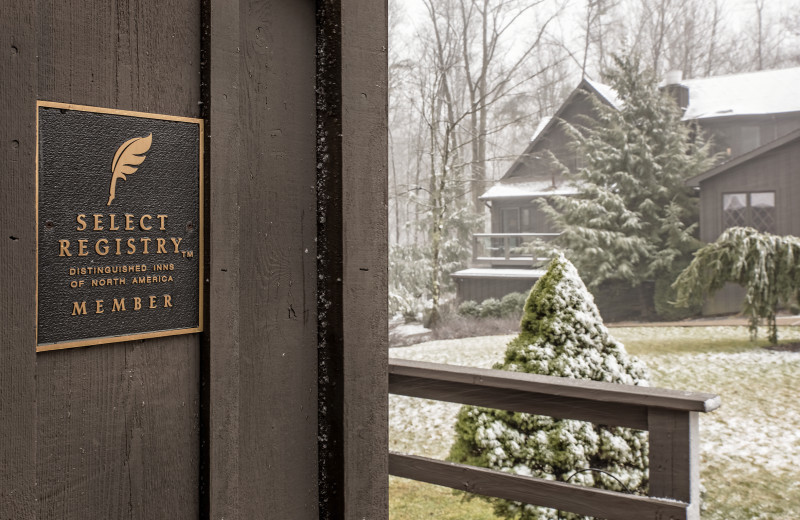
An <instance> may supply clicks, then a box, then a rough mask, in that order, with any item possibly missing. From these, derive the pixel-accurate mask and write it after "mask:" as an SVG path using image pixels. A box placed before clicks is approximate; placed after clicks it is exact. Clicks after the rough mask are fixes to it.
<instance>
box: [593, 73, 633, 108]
mask: <svg viewBox="0 0 800 520" xmlns="http://www.w3.org/2000/svg"><path fill="white" fill-rule="evenodd" d="M584 79H585V80H586V83H588V84H589V85H591V86H592V88H594V89H595V90H596V91H597V93H598V94H600V95H601V96H603V98H605V100H606V101H608V102H609V103H611V106H613V107H614V108H616V109H620V108H622V105H623V104H624V103H623V101H622V100H621V99H620V98H619V96H618V95H617V91H616V90H614V89H613V88H611V86H609V85H606V84H605V83H600V82H599V81H594V80H591V79H589V78H584Z"/></svg>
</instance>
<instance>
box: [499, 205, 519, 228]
mask: <svg viewBox="0 0 800 520" xmlns="http://www.w3.org/2000/svg"><path fill="white" fill-rule="evenodd" d="M502 232H503V233H519V208H510V209H504V210H503V231H502Z"/></svg>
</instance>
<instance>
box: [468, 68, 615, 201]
mask: <svg viewBox="0 0 800 520" xmlns="http://www.w3.org/2000/svg"><path fill="white" fill-rule="evenodd" d="M586 92H588V93H590V94H595V95H597V96H598V97H599V98H600V99H601V100H602V101H604V102H605V103H608V104H609V105H610V106H612V107H615V108H620V107H621V102H620V100H619V98H618V97H617V94H616V92H615V91H614V89H612V88H611V87H609V86H608V85H604V84H603V83H600V82H597V81H592V80H590V79H588V78H583V79H582V80H581V82H580V83H579V84H578V86H577V87H575V89H574V90H573V91H572V92H571V93H570V95H569V96H568V97H567V99H566V100H565V101H564V102H563V103H561V106H560V107H558V110H556V113H555V114H553V115H552V116H546V117H544V118H542V120H541V121H540V122H539V125H538V126H537V127H536V131H535V132H534V134H533V137H531V142H530V143H528V146H527V147H526V148H525V151H524V152H522V154H521V155H520V156H519V157H517V160H516V161H514V163H513V164H512V165H511V167H510V168H509V169H508V170H506V173H505V174H503V177H502V179H506V178H508V175H509V174H510V173H511V172H513V171H514V170H516V169H517V166H519V165H520V164H522V162H523V160H524V159H523V158H524V157H525V156H527V155H528V154H529V153H530V152H531V151H533V148H534V147H535V146H536V143H537V142H538V141H539V139H540V138H541V137H542V136H543V135H546V134H547V133H548V132H549V131H550V130H551V129H552V128H553V127H554V126H555V125H556V124H558V122H559V121H560V120H561V116H562V115H563V114H564V111H565V110H566V109H567V108H568V107H569V106H570V105H571V104H572V103H574V102H575V101H576V100H577V99H578V96H581V95H583V94H584V93H586ZM481 198H489V197H486V193H484V194H483V195H481Z"/></svg>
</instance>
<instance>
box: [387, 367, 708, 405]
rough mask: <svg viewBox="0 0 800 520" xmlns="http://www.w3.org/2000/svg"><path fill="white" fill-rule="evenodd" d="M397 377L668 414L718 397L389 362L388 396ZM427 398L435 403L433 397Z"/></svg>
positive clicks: (704, 403)
mask: <svg viewBox="0 0 800 520" xmlns="http://www.w3.org/2000/svg"><path fill="white" fill-rule="evenodd" d="M397 376H406V377H409V378H411V377H413V378H417V379H419V380H420V381H425V380H429V381H431V382H439V381H441V382H452V383H461V384H466V385H469V386H474V387H476V388H494V389H497V390H515V391H522V392H530V393H539V394H547V395H551V396H553V397H554V398H557V397H565V398H567V397H568V398H576V399H587V400H590V401H597V402H605V403H615V404H620V405H636V406H647V407H656V408H666V409H672V410H684V411H696V412H710V411H712V410H715V409H716V408H718V407H719V404H720V399H719V396H717V395H714V394H706V393H701V392H685V391H680V390H667V389H663V388H650V387H643V386H633V385H618V384H613V383H603V382H598V381H584V380H579V379H568V378H559V377H551V376H542V375H537V374H525V373H521V372H506V371H499V370H490V369H483V368H472V367H461V366H455V365H443V364H438V363H427V362H423V361H408V360H403V359H391V360H389V382H390V383H389V384H390V391H391V392H392V393H394V390H393V389H392V388H391V385H392V384H393V383H392V381H393V380H394V378H395V377H397ZM430 398H431V399H435V397H430Z"/></svg>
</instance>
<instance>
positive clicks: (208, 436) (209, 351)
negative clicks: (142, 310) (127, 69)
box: [201, 0, 242, 520]
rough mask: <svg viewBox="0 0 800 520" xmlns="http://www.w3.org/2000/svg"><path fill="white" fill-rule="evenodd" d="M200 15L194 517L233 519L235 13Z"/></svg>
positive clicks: (226, 4) (237, 167)
mask: <svg viewBox="0 0 800 520" xmlns="http://www.w3.org/2000/svg"><path fill="white" fill-rule="evenodd" d="M207 9H208V10H207V12H206V13H205V19H204V35H203V36H204V53H205V57H206V61H207V64H206V67H205V69H204V78H205V79H206V83H207V88H206V90H205V92H204V95H205V98H204V106H205V107H206V117H207V121H206V124H207V127H206V129H207V134H208V136H209V138H208V140H207V143H208V146H207V147H206V150H207V151H208V152H207V153H208V157H207V159H208V162H207V164H208V165H209V168H208V172H209V175H207V177H206V178H207V182H208V186H209V189H208V190H207V191H206V193H207V194H208V204H207V207H208V209H209V210H208V212H207V216H208V226H207V228H206V229H207V230H208V236H209V240H208V244H209V255H208V262H209V269H208V271H207V272H208V279H209V291H208V313H206V316H207V319H208V325H207V327H206V328H205V330H206V334H205V338H204V339H205V342H204V345H203V375H202V377H203V391H204V398H203V402H204V410H203V424H204V431H203V439H202V441H201V442H202V443H203V459H204V460H203V465H204V468H203V471H202V473H201V479H202V489H201V493H202V507H201V518H209V519H210V518H214V519H216V518H227V519H230V520H241V519H242V516H241V515H240V508H239V501H240V487H241V485H240V480H239V477H240V465H241V464H240V457H241V453H240V450H239V424H240V416H239V401H240V398H241V396H240V392H239V386H240V379H239V356H240V348H239V310H240V309H239V290H240V283H241V278H240V265H239V254H240V252H239V249H240V245H241V241H240V235H239V227H240V222H241V221H240V219H241V215H240V212H239V208H238V206H239V185H240V175H241V172H242V163H241V146H240V140H241V117H242V114H241V110H240V104H241V97H240V95H239V92H240V88H241V77H240V74H241V66H242V64H241V59H240V56H241V47H240V46H241V32H240V26H241V19H240V16H239V10H240V2H239V0H212V1H211V2H210V5H208V7H207Z"/></svg>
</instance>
